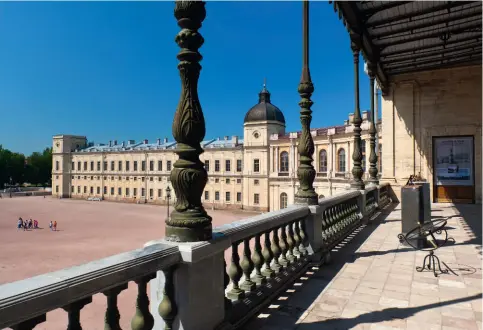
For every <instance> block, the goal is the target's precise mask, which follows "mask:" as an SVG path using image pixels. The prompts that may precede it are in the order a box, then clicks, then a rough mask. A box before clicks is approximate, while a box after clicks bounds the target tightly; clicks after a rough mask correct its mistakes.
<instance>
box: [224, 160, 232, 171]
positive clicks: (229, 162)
mask: <svg viewBox="0 0 483 330" xmlns="http://www.w3.org/2000/svg"><path fill="white" fill-rule="evenodd" d="M225 172H231V161H230V160H229V159H227V160H225Z"/></svg>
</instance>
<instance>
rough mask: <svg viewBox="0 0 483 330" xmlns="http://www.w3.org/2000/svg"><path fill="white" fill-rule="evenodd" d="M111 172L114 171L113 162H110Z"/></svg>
mask: <svg viewBox="0 0 483 330" xmlns="http://www.w3.org/2000/svg"><path fill="white" fill-rule="evenodd" d="M111 171H114V161H113V160H111Z"/></svg>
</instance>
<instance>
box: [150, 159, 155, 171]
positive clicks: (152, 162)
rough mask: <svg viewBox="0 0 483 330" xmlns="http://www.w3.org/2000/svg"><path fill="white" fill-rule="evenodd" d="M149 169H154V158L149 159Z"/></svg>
mask: <svg viewBox="0 0 483 330" xmlns="http://www.w3.org/2000/svg"><path fill="white" fill-rule="evenodd" d="M149 170H150V171H154V160H150V161H149Z"/></svg>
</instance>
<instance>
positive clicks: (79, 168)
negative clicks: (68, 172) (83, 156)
mask: <svg viewBox="0 0 483 330" xmlns="http://www.w3.org/2000/svg"><path fill="white" fill-rule="evenodd" d="M77 170H78V171H80V170H81V162H77Z"/></svg>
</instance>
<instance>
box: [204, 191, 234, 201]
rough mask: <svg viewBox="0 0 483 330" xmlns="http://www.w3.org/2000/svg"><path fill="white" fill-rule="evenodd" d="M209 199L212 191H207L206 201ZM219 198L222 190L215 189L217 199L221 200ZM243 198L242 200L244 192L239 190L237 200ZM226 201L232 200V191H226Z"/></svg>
mask: <svg viewBox="0 0 483 330" xmlns="http://www.w3.org/2000/svg"><path fill="white" fill-rule="evenodd" d="M209 200H210V192H209V191H205V201H209ZM219 200H220V192H219V191H215V201H219ZM241 200H242V193H241V192H237V193H236V201H237V202H241ZM225 202H231V192H229V191H226V192H225Z"/></svg>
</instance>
